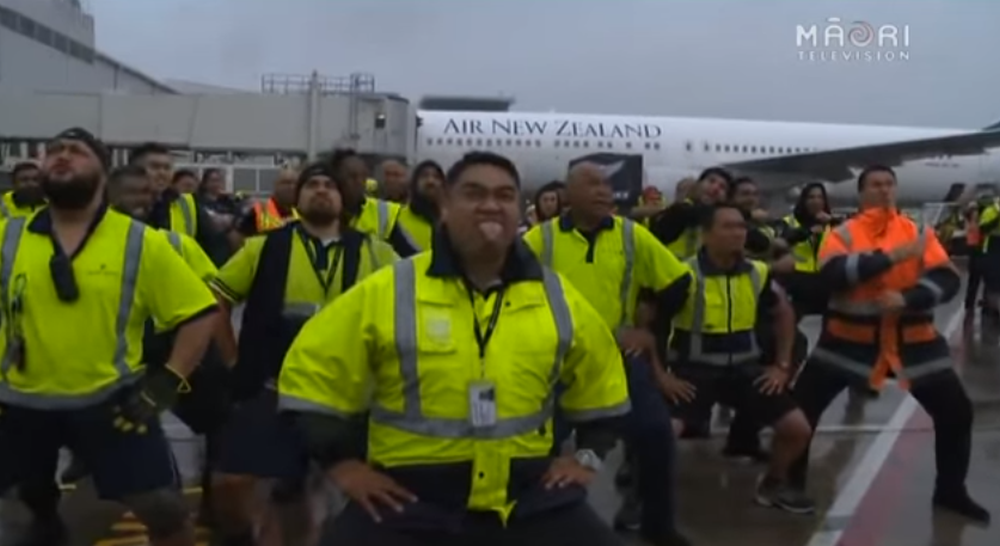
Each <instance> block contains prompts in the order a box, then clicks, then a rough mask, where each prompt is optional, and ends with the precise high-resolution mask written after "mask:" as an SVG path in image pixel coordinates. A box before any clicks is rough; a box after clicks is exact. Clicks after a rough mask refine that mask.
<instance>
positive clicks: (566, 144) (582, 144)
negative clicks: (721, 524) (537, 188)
mask: <svg viewBox="0 0 1000 546" xmlns="http://www.w3.org/2000/svg"><path fill="white" fill-rule="evenodd" d="M643 144H644V147H645V149H647V150H659V149H660V143H659V142H652V143H651V142H645V143H643ZM427 145H428V146H462V145H465V146H486V147H492V146H514V147H522V146H523V147H536V148H541V147H542V141H541V140H530V139H520V138H516V139H513V138H508V139H501V138H497V139H492V138H486V139H483V138H466V139H461V138H454V139H452V138H437V139H434V138H428V139H427ZM552 145H553V147H555V148H559V147H562V148H590V146H591V142H590V141H589V140H582V141H581V140H555V141H553V142H552ZM593 145H594V147H595V148H599V149H602V150H613V149H614V147H615V145H614V143H613V142H604V141H600V140H598V141H595V142H594V143H593ZM625 149H627V150H631V149H632V143H631V142H626V143H625Z"/></svg>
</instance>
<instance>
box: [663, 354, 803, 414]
mask: <svg viewBox="0 0 1000 546" xmlns="http://www.w3.org/2000/svg"><path fill="white" fill-rule="evenodd" d="M673 371H674V374H676V375H677V377H679V378H681V379H683V380H685V381H687V382H689V383H691V384H692V385H693V386H694V388H695V389H696V392H695V396H694V400H692V401H690V402H680V403H672V404H671V414H672V416H673V417H674V418H675V419H680V420H681V421H683V422H684V423H685V424H697V423H706V422H709V421H710V420H711V418H712V408H713V407H714V406H715V405H716V404H721V405H724V406H728V407H731V408H733V409H735V410H736V412H737V413H740V414H741V415H743V416H744V417H746V418H750V419H752V420H753V421H754V422H756V423H758V424H759V425H762V426H769V425H772V424H774V423H775V422H777V421H778V420H780V419H781V418H782V417H784V416H785V415H787V414H788V412H790V411H793V410H795V409H796V408H797V407H798V406H797V405H796V404H795V400H794V399H793V398H792V395H791V394H790V393H788V392H784V393H781V394H777V395H774V396H767V395H764V394H763V393H761V392H760V390H759V389H758V387H757V385H755V384H754V380H755V379H756V378H757V377H760V375H761V373H763V368H762V367H760V366H739V367H733V368H727V369H725V370H719V369H717V368H708V367H707V366H706V367H700V366H699V367H694V366H685V367H676V368H674V370H673Z"/></svg>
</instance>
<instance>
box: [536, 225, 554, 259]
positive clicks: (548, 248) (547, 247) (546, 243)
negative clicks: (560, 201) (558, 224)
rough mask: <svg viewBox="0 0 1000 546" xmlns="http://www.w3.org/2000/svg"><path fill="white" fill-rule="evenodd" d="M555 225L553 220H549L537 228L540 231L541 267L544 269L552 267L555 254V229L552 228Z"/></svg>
mask: <svg viewBox="0 0 1000 546" xmlns="http://www.w3.org/2000/svg"><path fill="white" fill-rule="evenodd" d="M554 224H555V220H549V221H547V222H542V225H541V226H539V228H540V229H541V230H542V265H544V266H545V267H552V261H553V258H554V256H555V255H554V254H553V253H554V252H555V243H556V242H555V232H554V231H553V230H554V229H555V228H554V227H552V226H553V225H554Z"/></svg>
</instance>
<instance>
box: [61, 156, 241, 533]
mask: <svg viewBox="0 0 1000 546" xmlns="http://www.w3.org/2000/svg"><path fill="white" fill-rule="evenodd" d="M155 199H156V190H155V188H154V185H153V182H152V180H151V179H150V177H149V175H148V173H147V172H146V170H145V169H143V168H142V167H138V166H135V165H127V166H125V167H121V168H118V169H116V170H114V171H112V173H111V175H110V176H109V177H108V201H109V203H110V204H111V206H112V207H113V208H114V209H115V210H117V211H118V212H121V213H123V214H127V215H129V216H131V217H132V218H134V219H136V220H139V221H143V222H144V221H146V220H147V219H148V217H149V214H150V212H151V211H152V209H153V206H154V204H155ZM159 232H160V234H161V235H163V237H164V238H165V239H166V240H167V242H169V243H170V247H171V248H173V249H174V251H175V252H177V254H178V255H180V257H181V259H183V260H184V263H186V264H187V266H188V267H189V268H191V271H193V272H194V274H195V275H197V276H198V278H199V279H201V280H202V281H204V282H206V283H208V282H210V281H211V280H212V279H214V278H215V276H216V275H217V274H218V272H219V271H218V268H216V267H215V264H214V263H213V262H212V259H211V258H209V257H208V255H207V254H205V251H204V250H202V249H201V247H200V246H199V245H198V242H197V241H195V240H194V238H193V237H190V236H188V235H185V234H183V233H180V232H177V231H169V230H165V229H161V230H159ZM217 325H219V326H221V325H222V323H221V321H218V322H217ZM219 336H220V328H216V330H215V335H214V336H213V337H214V338H215V339H216V340H218V338H219ZM174 338H175V332H173V331H170V330H166V329H164V328H163V327H162V326H161V325H156V324H154V322H153V321H147V322H146V334H145V336H144V337H143V342H142V344H143V358H142V361H143V362H145V363H146V365H147V366H149V367H150V368H152V367H157V366H163V365H165V364H166V363H167V362H168V359H169V357H170V351H171V350H172V348H173V344H174ZM188 382H189V383H190V385H191V389H190V391H189V392H186V393H183V394H181V395H180V396H179V397H178V399H177V403H176V404H175V405H174V407H173V408H172V411H173V413H174V415H176V416H177V417H178V418H179V419H180V420H181V422H182V423H184V424H185V425H186V426H187V427H188V428H189V429H191V431H192V432H194V433H195V434H198V435H203V436H204V438H205V452H206V455H205V459H206V460H205V463H204V465H203V466H202V468H201V477H200V482H201V496H200V498H199V499H198V505H199V510H198V521H199V523H210V522H211V519H212V518H211V515H212V508H211V507H212V496H213V495H212V480H211V468H210V464H209V461H211V460H213V459H214V458H215V455H216V451H217V445H218V431H219V429H220V427H221V426H222V424H223V423H224V422H225V420H226V418H227V417H228V415H229V410H230V397H229V372H228V370H227V369H226V366H225V362H224V361H223V360H222V357H221V355H220V354H219V351H218V346H217V344H213V345H210V346H209V348H208V350H207V351H206V352H205V356H204V358H202V361H201V364H200V365H199V366H198V367H197V368H196V369H195V370H194V371H193V372H192V373H191V375H190V377H189V378H188ZM73 462H74V463H78V462H81V460H80V459H79V458H76V457H74V458H73ZM73 466H78V468H77V470H76V472H77V474H78V475H80V473H81V470H82V469H81V468H79V465H76V464H71V465H70V467H73ZM64 477H68V476H66V475H65V474H64Z"/></svg>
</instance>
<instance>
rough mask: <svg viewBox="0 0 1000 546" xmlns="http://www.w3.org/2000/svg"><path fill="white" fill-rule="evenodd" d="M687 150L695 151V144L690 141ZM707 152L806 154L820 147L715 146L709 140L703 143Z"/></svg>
mask: <svg viewBox="0 0 1000 546" xmlns="http://www.w3.org/2000/svg"><path fill="white" fill-rule="evenodd" d="M685 147H686V148H687V151H689V152H691V151H694V144H692V143H691V142H688V143H687V144H686V146H685ZM702 147H703V149H704V151H705V152H711V151H712V150H713V148H714V150H715V153H742V154H760V155H786V154H805V153H810V152H818V151H819V148H811V147H804V146H747V145H746V144H743V145H739V144H715V145H714V146H713V145H712V144H710V143H708V142H705V143H703V144H702Z"/></svg>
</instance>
